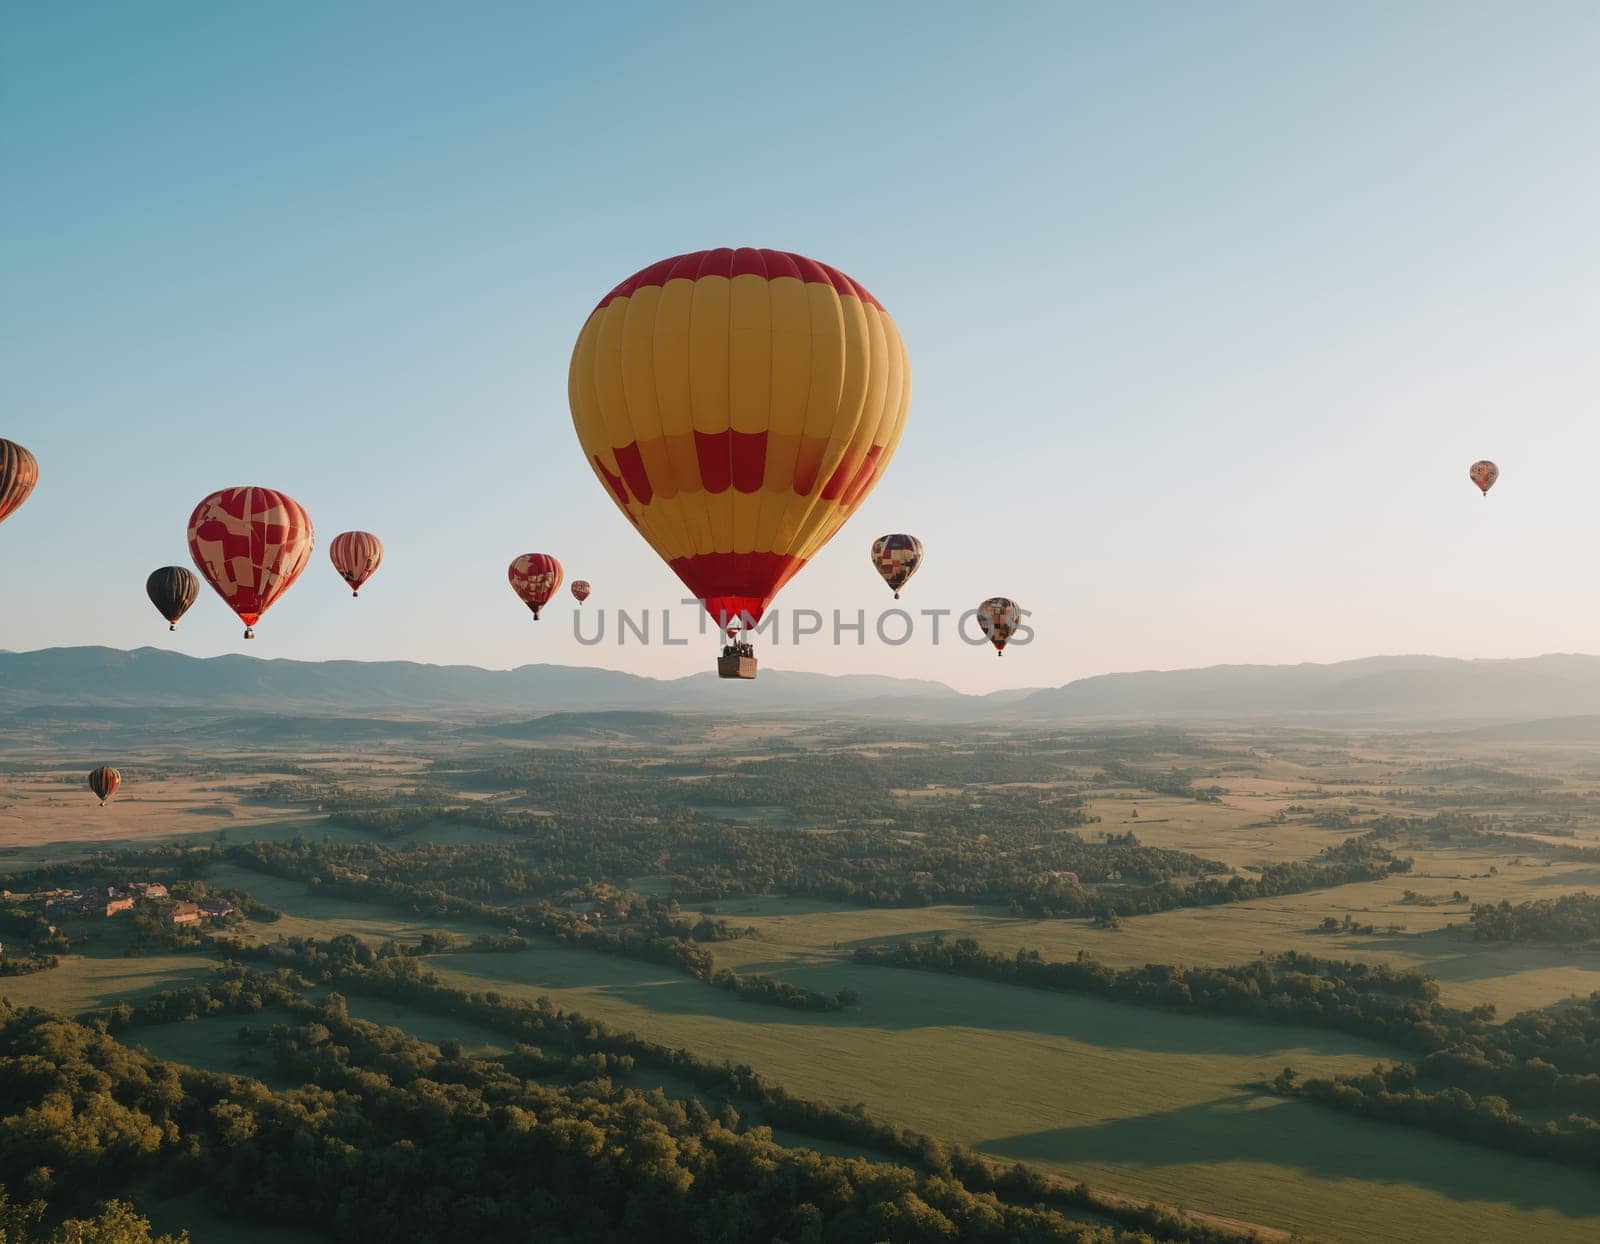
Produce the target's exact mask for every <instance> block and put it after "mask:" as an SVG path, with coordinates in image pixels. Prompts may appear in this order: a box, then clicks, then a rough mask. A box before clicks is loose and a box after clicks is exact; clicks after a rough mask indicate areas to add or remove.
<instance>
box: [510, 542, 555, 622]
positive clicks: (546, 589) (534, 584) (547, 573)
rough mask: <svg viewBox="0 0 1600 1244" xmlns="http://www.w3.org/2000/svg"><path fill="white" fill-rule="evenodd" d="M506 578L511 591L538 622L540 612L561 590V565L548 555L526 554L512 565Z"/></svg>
mask: <svg viewBox="0 0 1600 1244" xmlns="http://www.w3.org/2000/svg"><path fill="white" fill-rule="evenodd" d="M506 577H507V578H508V579H510V580H511V590H512V591H513V592H515V593H516V594H517V595H518V596H520V597H521V598H522V603H523V604H525V605H527V606H528V608H529V609H531V610H533V620H534V621H535V622H537V621H538V620H539V610H541V609H543V608H544V607H545V605H547V604H549V603H550V598H551V597H552V596H554V595H555V594H556V592H557V591H559V590H560V588H561V563H560V562H558V561H557V560H556V559H555V558H553V557H551V556H550V554H548V553H524V554H523V555H522V556H521V557H519V558H517V560H516V561H514V562H512V563H511V567H510V569H508V570H507V571H506Z"/></svg>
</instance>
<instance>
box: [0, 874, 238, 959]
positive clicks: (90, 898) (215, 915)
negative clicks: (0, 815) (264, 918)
mask: <svg viewBox="0 0 1600 1244" xmlns="http://www.w3.org/2000/svg"><path fill="white" fill-rule="evenodd" d="M175 884H176V885H177V888H178V890H179V892H180V893H186V892H189V891H191V890H192V889H194V888H195V883H192V882H178V883H175ZM202 888H203V887H202ZM0 903H4V904H5V906H6V907H7V909H8V910H9V911H10V912H11V914H13V915H14V916H35V917H43V918H44V919H45V921H46V922H47V929H48V932H49V933H51V934H54V933H55V932H56V924H55V922H56V921H65V920H115V919H116V918H117V917H118V916H125V915H131V914H133V913H134V912H138V913H139V914H142V915H148V916H151V917H154V918H155V919H158V920H160V921H161V922H163V923H164V924H167V925H170V926H172V927H173V928H182V927H184V926H185V925H198V924H201V923H203V922H206V921H216V920H225V919H227V918H228V917H230V916H233V915H235V914H236V913H237V911H238V908H237V907H236V906H235V905H234V903H232V902H231V901H230V900H228V899H227V898H224V897H222V896H221V895H216V894H207V895H204V896H203V897H199V898H195V899H189V898H175V897H174V896H173V894H172V892H171V891H170V890H169V889H168V887H167V886H166V885H164V884H163V883H162V882H159V881H130V882H123V883H121V884H107V885H96V886H87V887H82V888H67V887H58V888H55V889H49V890H34V891H32V892H18V891H13V890H0ZM3 952H4V947H3V945H0V953H3Z"/></svg>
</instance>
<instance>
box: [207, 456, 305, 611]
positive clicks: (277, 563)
mask: <svg viewBox="0 0 1600 1244" xmlns="http://www.w3.org/2000/svg"><path fill="white" fill-rule="evenodd" d="M314 538H315V537H314V534H313V532H312V530H311V516H310V515H309V514H307V513H306V512H305V509H304V507H302V506H301V504H300V503H299V502H298V501H296V500H295V499H294V498H293V497H290V496H287V495H286V494H284V493H281V492H277V491H276V490H274V489H271V488H255V487H250V486H244V487H240V488H224V489H223V490H222V491H221V492H214V493H212V494H211V495H210V496H209V497H207V498H206V499H205V500H204V501H202V502H201V503H200V504H199V505H197V506H195V507H194V513H193V514H191V515H190V516H189V554H190V556H192V557H193V558H194V564H195V566H196V567H197V568H198V569H199V571H200V573H201V574H202V575H204V576H205V578H206V582H208V583H210V584H211V586H212V587H214V588H215V589H216V591H217V595H218V596H220V597H222V599H223V600H224V601H225V602H226V603H227V606H228V608H230V609H232V610H233V611H234V612H235V613H236V614H238V615H239V620H240V621H241V622H243V623H244V628H245V629H244V637H245V638H246V639H254V638H255V635H256V632H255V625H256V619H258V618H259V617H260V616H261V615H262V614H264V613H265V612H266V611H267V610H268V609H270V608H271V607H272V602H273V601H275V600H277V599H278V597H280V596H282V595H283V594H284V593H285V592H286V591H288V590H289V587H290V586H291V585H292V584H293V583H294V581H295V580H296V579H298V578H299V577H300V572H301V571H302V570H304V569H305V568H306V562H307V561H309V560H310V558H311V544H312V541H313V539H314Z"/></svg>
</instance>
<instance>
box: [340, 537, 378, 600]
mask: <svg viewBox="0 0 1600 1244" xmlns="http://www.w3.org/2000/svg"><path fill="white" fill-rule="evenodd" d="M328 556H329V557H331V558H332V559H333V568H334V569H335V570H337V571H338V572H339V573H340V574H341V575H343V576H344V581H345V582H346V583H348V584H349V585H350V595H352V596H360V595H361V585H362V584H363V583H365V582H366V581H367V580H368V579H370V578H372V576H373V573H374V572H375V571H376V570H377V569H378V566H379V565H380V564H381V563H382V561H383V541H382V540H380V539H378V537H377V536H375V535H373V534H372V533H371V532H370V531H341V532H340V533H339V534H338V535H336V536H334V538H333V543H332V544H330V545H329V546H328Z"/></svg>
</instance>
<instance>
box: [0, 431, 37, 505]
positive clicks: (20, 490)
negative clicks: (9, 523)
mask: <svg viewBox="0 0 1600 1244" xmlns="http://www.w3.org/2000/svg"><path fill="white" fill-rule="evenodd" d="M38 482H39V460H38V459H37V458H35V457H34V456H33V455H32V454H30V453H29V452H28V451H27V450H26V449H24V448H23V447H22V446H21V445H19V444H17V443H16V441H8V440H6V439H5V438H4V437H3V436H0V522H4V521H5V520H6V519H7V518H9V517H10V516H11V513H12V511H14V510H15V509H16V508H17V507H18V506H19V505H21V504H22V503H23V502H24V501H26V500H27V499H28V494H29V493H30V492H32V491H33V486H34V485H35V484H37V483H38Z"/></svg>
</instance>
